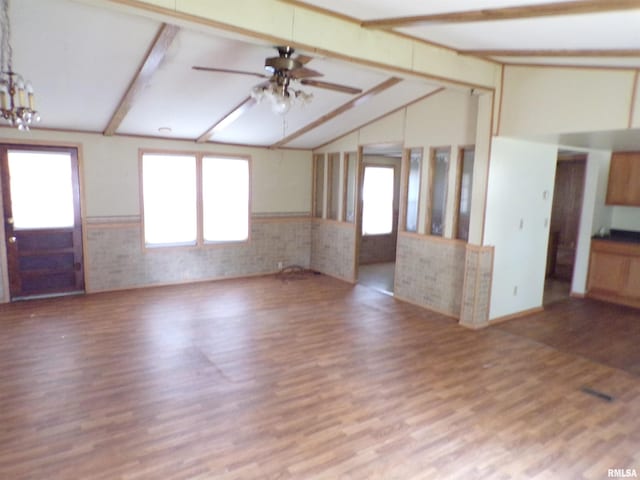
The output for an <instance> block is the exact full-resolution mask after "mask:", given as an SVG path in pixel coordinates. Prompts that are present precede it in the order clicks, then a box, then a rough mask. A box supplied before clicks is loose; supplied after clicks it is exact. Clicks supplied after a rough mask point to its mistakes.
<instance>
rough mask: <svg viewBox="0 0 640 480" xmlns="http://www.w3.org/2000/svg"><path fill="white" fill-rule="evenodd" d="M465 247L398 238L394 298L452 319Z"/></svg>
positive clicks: (457, 243)
mask: <svg viewBox="0 0 640 480" xmlns="http://www.w3.org/2000/svg"><path fill="white" fill-rule="evenodd" d="M465 248H466V244H465V243H464V242H462V241H459V240H446V239H441V238H439V237H431V236H428V235H417V234H415V233H400V234H399V235H398V254H397V257H396V277H395V291H394V292H395V296H396V298H398V299H399V300H405V301H407V302H410V303H414V304H416V305H420V306H423V307H426V308H428V309H430V310H434V311H436V312H440V313H443V314H445V315H449V316H452V317H456V318H458V317H459V316H460V306H461V302H462V287H463V283H464V269H465Z"/></svg>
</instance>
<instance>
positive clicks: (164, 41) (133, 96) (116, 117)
mask: <svg viewBox="0 0 640 480" xmlns="http://www.w3.org/2000/svg"><path fill="white" fill-rule="evenodd" d="M178 31H179V28H178V27H177V26H175V25H169V24H167V23H163V24H162V26H161V27H160V29H159V30H158V33H157V34H156V38H155V39H154V41H153V44H152V45H151V47H150V48H149V51H148V52H147V54H146V56H145V58H144V60H143V62H142V64H141V65H140V68H138V71H137V72H136V74H135V76H134V77H133V79H132V80H131V83H130V84H129V88H127V91H126V92H125V94H124V96H123V97H122V99H121V100H120V103H119V104H118V108H116V111H115V112H114V113H113V115H112V116H111V120H109V124H108V125H107V128H105V130H104V132H103V134H104V135H106V136H111V135H113V134H114V133H115V132H116V131H117V130H118V127H119V126H120V124H121V123H122V121H123V120H124V118H125V117H126V115H127V113H129V110H131V107H132V106H133V104H134V103H135V101H136V100H137V99H138V98H139V96H140V94H141V92H142V90H143V89H144V87H145V86H146V85H147V84H148V83H149V81H150V80H151V77H153V75H154V74H155V73H156V71H157V70H158V68H159V67H160V65H161V64H162V61H163V60H164V57H165V56H166V54H167V51H168V50H169V47H170V46H171V43H173V40H174V38H175V37H176V35H177V33H178Z"/></svg>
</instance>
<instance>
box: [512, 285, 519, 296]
mask: <svg viewBox="0 0 640 480" xmlns="http://www.w3.org/2000/svg"><path fill="white" fill-rule="evenodd" d="M517 295H518V286H517V285H514V286H513V296H514V297H516V296H517Z"/></svg>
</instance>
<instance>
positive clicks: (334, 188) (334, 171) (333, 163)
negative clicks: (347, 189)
mask: <svg viewBox="0 0 640 480" xmlns="http://www.w3.org/2000/svg"><path fill="white" fill-rule="evenodd" d="M327 190H328V191H329V208H328V210H329V213H328V217H329V218H330V219H331V220H339V218H338V214H339V213H340V191H341V189H340V154H339V153H331V154H329V188H328V189H327Z"/></svg>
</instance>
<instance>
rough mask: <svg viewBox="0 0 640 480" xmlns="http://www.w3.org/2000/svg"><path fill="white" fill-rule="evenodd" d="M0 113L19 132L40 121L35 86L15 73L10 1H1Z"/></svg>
mask: <svg viewBox="0 0 640 480" xmlns="http://www.w3.org/2000/svg"><path fill="white" fill-rule="evenodd" d="M0 2H1V3H2V5H1V10H0V28H1V29H2V32H1V35H2V39H1V45H0V112H1V114H2V118H4V119H5V120H8V121H9V123H10V124H11V125H13V126H15V127H18V129H19V130H29V126H30V125H31V124H32V123H33V122H39V121H40V115H39V114H38V112H37V111H36V109H35V99H34V96H33V86H32V85H31V82H29V81H25V79H24V78H23V77H22V75H20V74H19V73H16V72H14V71H13V58H12V57H13V50H12V48H11V26H10V23H9V0H0Z"/></svg>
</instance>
